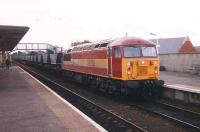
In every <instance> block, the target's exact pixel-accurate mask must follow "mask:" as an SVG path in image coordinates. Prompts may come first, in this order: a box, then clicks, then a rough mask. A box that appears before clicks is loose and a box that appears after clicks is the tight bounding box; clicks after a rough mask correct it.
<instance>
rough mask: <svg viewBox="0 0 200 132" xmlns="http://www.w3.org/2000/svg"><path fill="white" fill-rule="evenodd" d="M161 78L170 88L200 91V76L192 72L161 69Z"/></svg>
mask: <svg viewBox="0 0 200 132" xmlns="http://www.w3.org/2000/svg"><path fill="white" fill-rule="evenodd" d="M160 73H161V76H160V78H161V80H164V81H165V85H166V86H167V87H170V88H175V89H180V90H184V91H190V92H195V93H200V76H199V75H193V74H191V73H180V72H169V71H161V72H160Z"/></svg>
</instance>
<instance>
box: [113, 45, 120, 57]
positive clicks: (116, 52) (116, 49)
mask: <svg viewBox="0 0 200 132" xmlns="http://www.w3.org/2000/svg"><path fill="white" fill-rule="evenodd" d="M114 58H121V51H120V48H119V47H117V48H114Z"/></svg>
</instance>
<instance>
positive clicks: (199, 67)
mask: <svg viewBox="0 0 200 132" xmlns="http://www.w3.org/2000/svg"><path fill="white" fill-rule="evenodd" d="M190 70H191V72H192V74H199V73H200V64H192V66H191V69H190Z"/></svg>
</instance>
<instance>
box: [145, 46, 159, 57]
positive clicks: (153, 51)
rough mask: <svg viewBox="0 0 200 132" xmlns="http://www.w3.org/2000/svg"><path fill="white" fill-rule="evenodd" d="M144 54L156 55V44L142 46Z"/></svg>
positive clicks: (148, 55)
mask: <svg viewBox="0 0 200 132" xmlns="http://www.w3.org/2000/svg"><path fill="white" fill-rule="evenodd" d="M142 55H143V56H145V57H156V56H157V53H156V48H155V47H154V46H151V47H150V46H148V47H142Z"/></svg>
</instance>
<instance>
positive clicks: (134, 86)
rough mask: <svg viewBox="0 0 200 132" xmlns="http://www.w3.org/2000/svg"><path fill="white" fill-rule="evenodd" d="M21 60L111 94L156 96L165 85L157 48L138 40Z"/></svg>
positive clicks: (102, 43) (79, 47)
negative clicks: (161, 74)
mask: <svg viewBox="0 0 200 132" xmlns="http://www.w3.org/2000/svg"><path fill="white" fill-rule="evenodd" d="M18 59H19V58H18ZM21 60H23V61H25V62H26V63H29V64H34V65H39V66H40V67H46V69H50V70H51V71H52V70H55V71H56V73H57V74H59V75H60V76H63V77H66V78H68V79H70V80H73V81H76V82H79V83H82V84H84V85H88V86H90V87H91V88H94V89H99V90H101V91H104V92H107V93H110V94H123V95H127V94H134V95H135V96H155V95H159V92H160V88H161V87H162V85H163V84H164V82H163V81H162V80H159V78H160V71H159V67H160V61H159V56H158V52H157V47H156V45H155V44H154V43H153V42H151V41H148V40H144V39H141V38H136V37H124V38H118V39H109V40H103V41H98V42H92V43H86V44H81V45H77V46H73V47H71V48H70V49H68V50H66V52H65V53H59V54H35V55H31V56H26V57H25V56H23V57H21Z"/></svg>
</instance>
